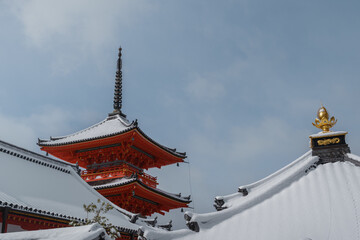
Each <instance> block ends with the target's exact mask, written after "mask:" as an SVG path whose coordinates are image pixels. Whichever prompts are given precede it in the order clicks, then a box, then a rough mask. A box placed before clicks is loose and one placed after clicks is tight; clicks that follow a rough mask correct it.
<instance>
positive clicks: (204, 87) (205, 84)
mask: <svg viewBox="0 0 360 240" xmlns="http://www.w3.org/2000/svg"><path fill="white" fill-rule="evenodd" d="M186 90H187V92H188V93H189V94H190V95H191V96H192V97H194V98H197V99H202V100H213V99H217V98H220V97H222V96H224V95H225V93H226V91H225V87H224V85H223V84H221V83H220V82H219V81H217V80H214V79H209V78H204V77H201V76H198V77H196V78H195V79H194V80H193V81H191V82H190V83H189V84H188V85H187V88H186Z"/></svg>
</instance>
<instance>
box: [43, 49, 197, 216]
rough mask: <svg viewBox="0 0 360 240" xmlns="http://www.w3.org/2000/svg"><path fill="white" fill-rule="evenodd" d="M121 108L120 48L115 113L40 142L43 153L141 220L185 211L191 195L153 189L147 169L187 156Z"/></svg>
mask: <svg viewBox="0 0 360 240" xmlns="http://www.w3.org/2000/svg"><path fill="white" fill-rule="evenodd" d="M121 108H122V59H121V48H120V49H119V58H118V61H117V71H116V77H115V91H114V110H113V112H112V113H110V114H109V115H108V116H107V118H106V119H105V120H103V121H101V122H99V123H97V124H95V125H93V126H91V127H89V128H86V129H84V130H81V131H79V132H76V133H73V134H70V135H67V136H62V137H50V139H48V140H41V139H39V141H38V145H39V146H40V148H41V150H43V151H45V152H47V153H50V154H51V155H53V156H55V157H57V158H60V159H62V160H65V161H67V162H70V163H75V164H78V165H79V166H80V167H82V168H83V169H84V170H83V171H81V177H82V179H84V180H85V181H86V182H87V183H88V184H90V185H91V186H92V187H93V188H94V189H96V190H97V191H98V192H99V193H100V194H102V195H103V196H105V197H106V198H107V199H109V200H110V201H111V202H113V203H115V204H116V205H118V206H119V207H121V208H123V209H126V210H128V211H130V212H133V213H138V214H140V215H142V216H150V215H151V214H153V213H160V214H162V215H163V214H164V212H165V211H169V210H171V209H176V208H183V207H188V204H189V203H190V202H191V201H190V196H188V197H181V194H171V193H168V192H165V191H163V190H160V189H158V188H157V185H158V182H157V178H156V177H153V176H151V175H149V174H147V173H145V170H148V169H150V168H154V167H157V168H161V167H162V166H166V165H170V164H175V163H181V162H184V159H185V158H186V153H181V152H178V151H176V149H171V148H168V147H166V146H164V145H161V144H159V143H157V142H156V141H155V140H153V139H152V138H150V137H149V136H148V135H146V134H145V133H144V132H143V131H142V130H141V129H140V127H139V125H138V122H137V120H135V121H132V122H130V121H128V120H127V118H126V115H125V114H124V113H123V112H122V111H121Z"/></svg>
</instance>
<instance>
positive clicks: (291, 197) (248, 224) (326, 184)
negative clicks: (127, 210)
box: [145, 151, 360, 240]
mask: <svg viewBox="0 0 360 240" xmlns="http://www.w3.org/2000/svg"><path fill="white" fill-rule="evenodd" d="M359 159H360V158H359V157H357V156H356V155H354V154H347V155H346V159H345V161H338V162H334V163H326V164H320V165H318V164H317V163H318V160H319V157H317V156H312V151H309V152H307V153H306V154H304V155H303V156H302V157H300V158H299V159H297V160H295V161H294V162H293V163H291V164H289V165H288V166H286V167H284V168H283V169H281V170H279V171H277V172H276V173H274V174H272V175H270V176H269V177H266V178H265V179H263V180H260V181H258V182H256V183H253V184H250V185H247V186H241V187H239V191H238V192H237V193H234V194H231V195H228V196H222V197H217V198H216V202H217V204H218V205H221V207H222V209H223V210H221V211H217V212H211V213H205V214H196V213H186V214H185V217H186V218H187V220H188V225H189V226H192V227H193V228H197V227H198V230H199V232H194V231H190V230H179V231H173V232H165V231H160V230H149V229H147V230H145V236H146V237H147V239H148V240H150V239H186V240H198V239H247V240H251V239H266V240H288V239H298V240H305V239H314V240H315V239H333V240H337V239H360V217H359V216H360V184H359V179H360V167H359V166H360V165H359V162H358V160H359ZM196 225H197V226H196Z"/></svg>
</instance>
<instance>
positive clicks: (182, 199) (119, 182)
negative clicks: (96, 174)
mask: <svg viewBox="0 0 360 240" xmlns="http://www.w3.org/2000/svg"><path fill="white" fill-rule="evenodd" d="M131 183H137V184H139V185H140V186H142V187H144V188H146V189H148V190H149V191H151V192H155V193H158V194H161V195H163V196H165V197H168V198H170V199H173V200H176V201H180V202H184V203H190V202H191V200H190V196H188V197H181V195H179V194H174V193H169V192H166V191H164V190H161V189H158V188H153V187H150V186H148V185H146V184H144V183H143V182H142V181H141V180H140V179H138V178H120V179H115V180H113V181H110V182H107V183H105V184H99V185H94V186H93V188H94V189H95V190H100V189H106V188H114V187H118V186H124V185H128V184H131Z"/></svg>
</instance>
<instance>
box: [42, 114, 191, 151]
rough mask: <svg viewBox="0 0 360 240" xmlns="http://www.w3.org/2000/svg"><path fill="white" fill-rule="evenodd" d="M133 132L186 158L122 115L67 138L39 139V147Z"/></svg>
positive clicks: (114, 116) (62, 144)
mask: <svg viewBox="0 0 360 240" xmlns="http://www.w3.org/2000/svg"><path fill="white" fill-rule="evenodd" d="M132 130H137V131H138V132H139V133H140V134H141V135H142V136H143V137H144V138H145V139H147V140H148V141H150V142H151V143H153V144H154V145H156V146H157V147H159V148H161V149H163V150H165V151H166V152H168V153H170V154H172V155H174V156H176V157H179V158H186V153H181V152H177V151H176V149H172V148H168V147H166V146H163V145H161V144H159V143H157V142H156V141H155V140H153V139H152V138H150V137H149V136H148V135H146V134H145V133H144V132H143V131H142V130H141V129H140V128H139V126H138V123H137V120H135V121H132V122H130V121H128V120H127V119H126V118H125V117H123V116H121V115H120V114H113V115H109V117H107V118H106V119H104V120H103V121H101V122H99V123H97V124H95V125H93V126H91V127H88V128H86V129H84V130H81V131H78V132H76V133H73V134H70V135H67V136H61V137H50V139H48V140H44V139H39V141H38V145H39V146H41V147H54V146H64V145H71V144H76V143H83V142H89V141H93V140H98V139H104V138H108V137H113V136H117V135H122V134H124V133H128V132H130V131H132Z"/></svg>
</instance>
